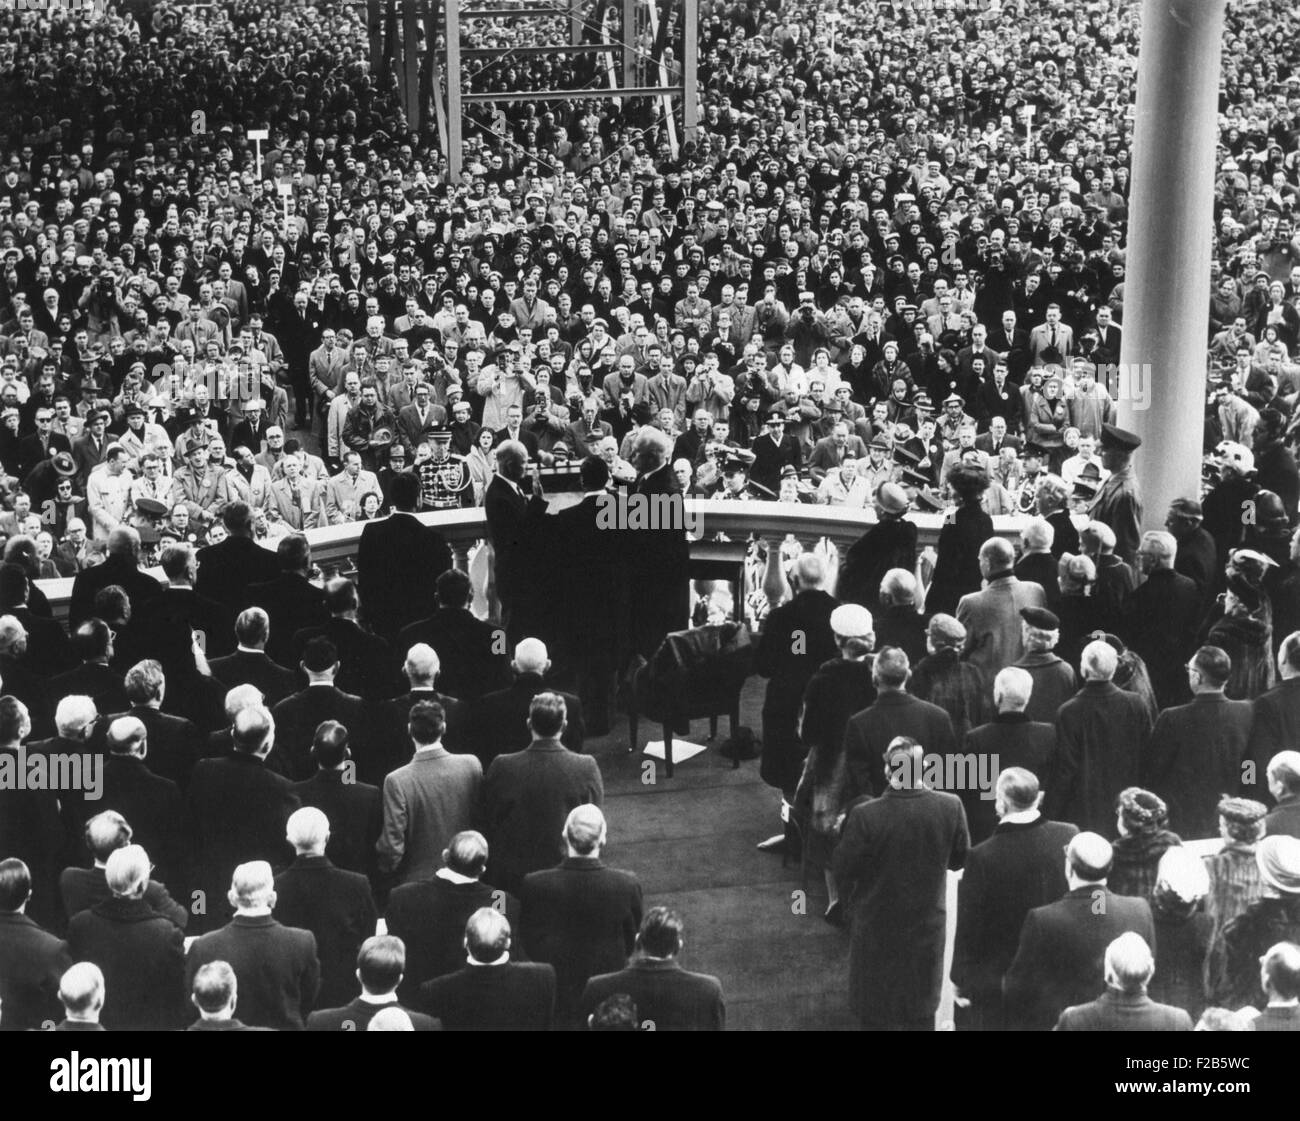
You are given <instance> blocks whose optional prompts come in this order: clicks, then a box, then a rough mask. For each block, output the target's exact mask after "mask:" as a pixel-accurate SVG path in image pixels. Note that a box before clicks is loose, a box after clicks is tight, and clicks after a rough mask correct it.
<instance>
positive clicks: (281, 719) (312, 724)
mask: <svg viewBox="0 0 1300 1121" xmlns="http://www.w3.org/2000/svg"><path fill="white" fill-rule="evenodd" d="M362 711H363V704H362V700H361V698H360V697H358V696H354V695H353V694H352V693H345V692H344V691H343V690H342V689H339V688H337V687H336V686H333V685H308V686H307V688H306V689H300V690H299V691H298V692H297V693H294V694H293V695H292V696H289V697H285V699H284V700H282V701H281V702H280V703H279V704H277V705H276V706H275V707H274V708H273V709H272V710H271V716H272V718H273V719H274V720H275V742H276V750H277V751H282V752H284V756H285V759H286V760H287V761H288V763H289V769H290V770H291V771H292V773H293V774H294V775H295V776H297V777H298V778H301V779H305V778H308V777H310V775H311V774H312V769H313V767H314V766H315V764H314V763H313V762H312V761H311V745H312V740H313V739H315V736H316V729H317V728H318V727H319V726H320V724H321V723H322V722H323V721H325V720H337V721H338V722H339V723H340V724H342V725H343V727H345V728H346V729H347V730H348V733H349V745H350V747H351V750H352V754H353V756H354V757H356V756H358V755H361V754H362V752H363V751H364V747H363V745H364V744H365V743H366V736H365V735H364V729H363V728H362V726H361V725H362ZM359 769H361V764H360V763H358V770H359Z"/></svg>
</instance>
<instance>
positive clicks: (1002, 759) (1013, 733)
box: [962, 712, 1065, 902]
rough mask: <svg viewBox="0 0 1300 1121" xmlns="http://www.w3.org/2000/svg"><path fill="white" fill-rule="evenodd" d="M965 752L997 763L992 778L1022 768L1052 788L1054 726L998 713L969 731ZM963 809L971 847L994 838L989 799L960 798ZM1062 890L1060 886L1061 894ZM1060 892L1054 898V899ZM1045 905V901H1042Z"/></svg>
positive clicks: (1018, 714)
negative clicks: (985, 757) (1012, 769)
mask: <svg viewBox="0 0 1300 1121" xmlns="http://www.w3.org/2000/svg"><path fill="white" fill-rule="evenodd" d="M962 751H964V752H974V753H975V755H976V757H977V758H978V757H980V756H988V757H989V758H992V759H996V760H997V770H996V771H995V773H994V777H996V775H997V774H998V773H1000V772H1002V771H1005V770H1006V769H1007V768H1008V767H1023V768H1024V769H1025V770H1027V771H1029V772H1030V773H1031V774H1033V775H1034V777H1035V778H1037V779H1038V788H1039V789H1040V790H1048V789H1050V788H1051V785H1052V781H1053V775H1052V763H1053V757H1054V755H1055V754H1056V727H1055V725H1053V724H1046V723H1039V722H1038V721H1036V720H1030V719H1029V717H1028V716H1026V715H1025V714H1024V713H1023V712H1000V713H998V714H997V715H996V716H995V717H994V718H993V719H992V720H991V721H989V722H988V723H987V724H981V725H980V726H979V727H978V728H972V729H971V730H970V731H969V732H967V733H966V739H965V743H964V744H963V746H962ZM962 804H963V805H964V806H965V807H966V824H967V825H968V826H969V827H970V839H971V844H972V845H978V844H979V843H980V842H981V841H984V840H987V839H988V838H989V837H991V836H993V832H994V829H995V827H996V826H997V815H996V812H995V809H994V803H993V801H992V800H991V799H986V798H981V797H979V792H978V791H977V792H976V793H975V797H973V798H969V799H967V798H963V799H962ZM1064 890H1065V884H1064V882H1062V884H1061V891H1064ZM1060 894H1061V892H1060V891H1058V892H1057V893H1056V895H1053V896H1052V898H1053V899H1055V898H1057V896H1059V895H1060ZM1043 902H1047V900H1043Z"/></svg>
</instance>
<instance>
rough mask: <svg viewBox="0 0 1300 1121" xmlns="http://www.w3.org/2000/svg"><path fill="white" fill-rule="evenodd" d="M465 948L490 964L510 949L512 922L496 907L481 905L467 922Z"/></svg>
mask: <svg viewBox="0 0 1300 1121" xmlns="http://www.w3.org/2000/svg"><path fill="white" fill-rule="evenodd" d="M465 950H466V952H467V953H468V954H469V956H470V957H471V958H473V959H474V960H475V961H477V962H479V963H481V964H483V965H488V964H491V963H492V962H495V961H496V960H497V959H498V958H500V957H501V955H502V954H504V953H507V952H508V951H509V950H510V922H509V920H508V919H507V918H506V917H505V915H503V914H502V913H501V912H500V911H498V910H497V909H496V908H495V907H480V908H479V909H478V910H477V911H475V912H474V913H473V914H472V915H470V917H469V921H468V922H467V923H466V924H465Z"/></svg>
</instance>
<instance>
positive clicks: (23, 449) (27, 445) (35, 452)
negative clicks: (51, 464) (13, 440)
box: [18, 432, 72, 478]
mask: <svg viewBox="0 0 1300 1121" xmlns="http://www.w3.org/2000/svg"><path fill="white" fill-rule="evenodd" d="M54 451H61V452H68V453H69V454H71V452H72V441H71V440H69V439H68V438H67V437H66V436H65V435H64V434H63V433H62V432H51V433H50V434H49V436H48V437H47V443H46V446H44V447H42V446H41V438H40V436H39V435H37V434H36V433H35V432H33V433H32V434H31V435H30V436H24V437H23V438H22V439H21V440H19V441H18V471H19V474H20V475H21V476H22V477H23V478H26V477H27V474H28V472H30V471H31V470H32V469H33V468H34V467H35V466H36V465H37V464H38V463H40V462H42V461H43V460H46V459H49V458H50V453H51V452H54Z"/></svg>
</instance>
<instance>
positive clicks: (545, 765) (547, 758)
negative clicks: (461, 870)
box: [483, 740, 605, 890]
mask: <svg viewBox="0 0 1300 1121" xmlns="http://www.w3.org/2000/svg"><path fill="white" fill-rule="evenodd" d="M604 798H605V786H604V782H603V781H602V779H601V774H600V767H599V766H597V764H596V761H595V760H594V759H593V758H591V757H590V756H589V755H575V754H574V753H573V752H571V751H569V750H568V749H567V748H565V747H564V746H563V745H562V744H560V743H559V742H558V741H556V740H535V741H534V742H533V743H532V744H531V745H530V746H529V747H528V748H527V749H526V750H524V751H519V752H515V753H514V754H512V755H499V756H497V758H495V759H494V760H492V765H491V766H490V767H489V768H488V771H487V775H486V777H485V778H484V780H483V824H484V831H485V833H486V834H487V839H488V844H489V845H490V846H491V850H490V851H491V866H490V870H489V873H488V878H489V879H490V880H491V881H492V882H493V883H495V884H499V885H501V886H502V887H504V888H506V889H507V890H517V888H518V885H519V883H520V882H521V881H522V880H523V878H524V876H525V875H527V874H528V873H529V872H535V871H539V870H540V869H543V868H550V867H553V866H554V865H555V864H556V863H557V862H558V861H559V860H560V859H561V858H562V857H563V855H564V848H563V843H562V840H561V835H562V834H563V832H564V821H565V818H566V817H568V815H569V811H570V810H571V809H573V808H574V807H575V806H581V805H583V804H584V803H588V802H590V803H591V804H592V805H595V806H599V805H601V804H602V802H603V801H604Z"/></svg>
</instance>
